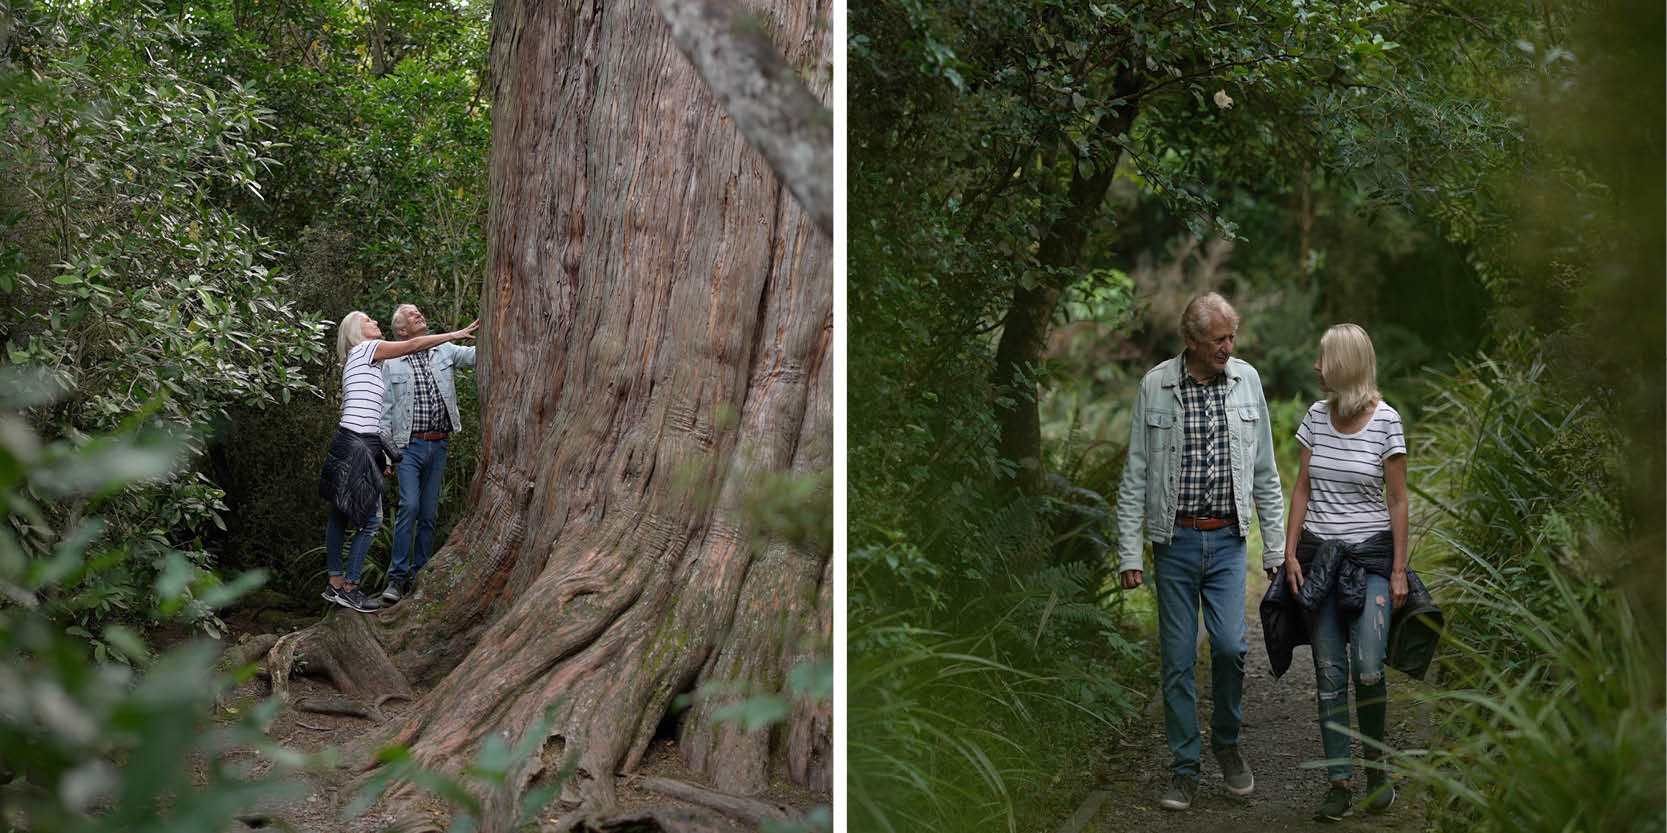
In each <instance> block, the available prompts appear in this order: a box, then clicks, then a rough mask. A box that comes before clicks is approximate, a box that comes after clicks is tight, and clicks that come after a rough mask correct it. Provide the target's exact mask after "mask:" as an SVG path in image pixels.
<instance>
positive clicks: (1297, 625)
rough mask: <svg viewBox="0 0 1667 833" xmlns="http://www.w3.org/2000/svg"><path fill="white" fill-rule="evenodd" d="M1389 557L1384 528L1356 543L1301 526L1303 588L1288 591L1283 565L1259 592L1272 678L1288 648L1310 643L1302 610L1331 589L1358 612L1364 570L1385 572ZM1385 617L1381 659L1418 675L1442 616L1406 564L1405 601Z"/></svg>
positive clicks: (1342, 605) (1285, 662)
mask: <svg viewBox="0 0 1667 833" xmlns="http://www.w3.org/2000/svg"><path fill="white" fill-rule="evenodd" d="M1394 559H1395V539H1394V537H1393V536H1391V535H1390V533H1388V532H1380V533H1378V534H1377V535H1374V536H1372V537H1371V538H1368V539H1366V540H1364V541H1361V542H1360V543H1358V544H1345V543H1343V542H1341V541H1325V540H1322V539H1320V538H1319V537H1318V536H1315V535H1313V534H1312V533H1310V532H1308V531H1307V530H1303V532H1302V540H1301V541H1300V542H1298V544H1297V563H1298V564H1300V565H1302V577H1303V581H1302V589H1301V590H1300V591H1298V592H1292V590H1291V588H1290V586H1289V585H1287V584H1286V583H1285V571H1284V570H1276V571H1274V576H1273V583H1272V584H1270V585H1269V586H1268V592H1267V593H1266V594H1265V595H1263V597H1262V604H1261V608H1260V609H1261V613H1262V639H1263V641H1264V642H1265V643H1266V644H1267V648H1268V659H1269V661H1270V662H1272V664H1273V676H1274V677H1276V678H1277V677H1279V676H1281V675H1283V674H1284V673H1285V671H1286V670H1287V669H1289V668H1290V667H1291V651H1292V650H1293V649H1295V648H1296V647H1297V646H1298V645H1307V644H1309V639H1308V625H1307V622H1306V621H1305V619H1304V611H1305V610H1313V609H1314V608H1315V607H1318V606H1319V604H1320V602H1322V601H1324V600H1325V598H1326V597H1327V596H1333V595H1335V596H1336V598H1337V609H1338V612H1339V613H1343V614H1351V613H1354V614H1358V613H1359V612H1360V611H1361V609H1362V608H1364V607H1365V603H1366V574H1367V573H1371V574H1373V575H1379V576H1383V577H1385V578H1388V577H1389V572H1390V570H1391V569H1393V567H1394ZM1390 619H1391V621H1390V625H1389V649H1388V656H1387V657H1386V658H1385V660H1384V662H1385V664H1387V665H1388V666H1389V667H1390V668H1395V669H1399V670H1401V671H1404V672H1406V673H1407V674H1408V675H1410V676H1413V677H1417V678H1418V679H1423V678H1424V672H1425V671H1427V670H1429V667H1430V661H1431V660H1432V659H1434V657H1435V649H1436V645H1437V644H1438V643H1439V642H1440V641H1441V628H1442V623H1443V620H1442V617H1441V608H1439V607H1437V606H1436V603H1435V599H1434V598H1433V597H1431V596H1430V591H1429V589H1428V588H1426V587H1425V586H1424V582H1423V581H1422V580H1421V579H1419V578H1418V573H1417V572H1415V571H1414V570H1413V569H1412V568H1410V567H1409V568H1407V600H1406V603H1405V604H1403V605H1402V606H1401V608H1400V609H1399V610H1396V611H1395V613H1394V615H1393V616H1391V617H1390Z"/></svg>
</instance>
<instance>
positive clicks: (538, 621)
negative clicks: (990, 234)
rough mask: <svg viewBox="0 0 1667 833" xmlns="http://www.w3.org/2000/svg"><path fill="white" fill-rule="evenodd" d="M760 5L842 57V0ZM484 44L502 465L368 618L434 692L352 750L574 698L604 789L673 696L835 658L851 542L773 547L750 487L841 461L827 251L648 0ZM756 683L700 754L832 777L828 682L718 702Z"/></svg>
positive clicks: (735, 765)
mask: <svg viewBox="0 0 1667 833" xmlns="http://www.w3.org/2000/svg"><path fill="white" fill-rule="evenodd" d="M755 12H756V14H757V15H759V16H760V18H761V19H763V20H766V21H768V22H769V23H770V24H771V25H769V26H768V27H766V28H767V29H768V30H769V31H770V32H771V33H772V34H773V36H774V41H775V43H776V45H777V47H778V48H779V49H781V50H782V51H783V52H784V53H785V56H786V59H787V60H788V62H789V63H790V64H792V65H795V66H799V65H817V66H820V65H821V64H822V63H823V62H825V61H826V60H827V56H828V44H827V42H826V33H825V27H823V26H822V25H821V24H822V23H823V22H824V21H825V18H826V16H827V15H828V14H829V12H830V9H829V6H828V4H827V3H826V2H825V0H824V2H821V3H818V4H815V5H808V4H794V3H782V2H773V0H772V2H768V3H765V4H764V5H761V6H758V7H756V8H755ZM491 63H492V79H493V85H494V99H493V101H494V104H493V107H494V109H493V137H492V155H493V158H492V181H491V189H492V190H491V201H490V202H491V216H490V220H489V229H488V237H489V252H488V258H487V260H488V263H487V279H486V296H485V298H484V303H483V313H482V325H481V329H480V332H479V342H478V343H479V347H480V354H479V365H478V368H477V371H476V372H477V374H478V381H479V389H480V390H481V391H482V393H481V397H482V403H481V411H482V417H481V422H482V425H481V426H480V430H481V440H480V443H479V467H478V469H477V470H476V471H475V473H474V478H473V480H472V482H471V485H470V489H469V498H468V500H469V509H468V511H467V513H466V516H465V518H464V519H463V520H462V521H461V522H460V523H459V524H458V525H457V526H456V528H455V529H454V530H453V532H452V534H451V536H450V538H449V539H448V540H447V542H446V544H445V546H444V547H443V549H442V550H441V551H440V552H439V553H437V554H436V556H435V559H434V561H433V562H431V563H430V564H429V565H428V566H427V567H426V568H424V570H423V571H422V574H421V578H420V585H419V590H418V592H417V594H416V595H415V596H414V597H413V598H412V599H410V600H408V601H407V602H402V603H401V604H400V605H399V606H397V607H395V608H392V609H390V610H387V611H384V612H382V613H381V614H379V615H378V616H376V617H375V618H374V622H375V623H376V632H377V635H378V636H377V638H378V641H379V642H380V644H381V645H382V646H383V647H384V648H385V650H386V653H387V655H388V657H389V659H390V660H391V662H392V664H393V666H394V667H395V668H397V669H398V670H399V672H400V673H401V674H402V675H403V676H404V677H406V678H407V679H408V680H409V681H411V682H412V683H415V684H422V683H428V682H432V683H433V688H432V689H431V690H430V691H429V692H427V693H426V694H425V695H423V696H422V697H421V698H420V699H419V700H418V701H417V702H416V703H415V704H413V706H412V708H411V709H410V710H409V711H408V712H407V713H406V714H405V715H404V716H403V717H402V719H401V721H400V722H399V723H398V724H397V725H396V726H393V727H391V728H390V729H389V730H388V731H386V732H384V733H379V734H374V735H371V736H367V737H366V738H365V739H364V741H363V742H362V743H361V744H360V745H359V747H358V748H356V749H353V750H349V751H350V753H351V754H352V755H355V756H357V757H358V759H359V760H360V761H368V760H369V752H370V750H372V749H373V748H374V747H375V746H377V745H380V744H382V743H386V742H390V741H392V742H398V743H403V744H408V745H409V746H410V747H411V749H412V751H413V753H414V754H415V755H416V756H417V757H418V758H419V759H422V760H424V761H427V762H429V763H431V764H439V765H442V766H453V767H455V766H456V765H458V764H461V763H463V762H465V761H467V760H469V759H470V758H472V756H473V754H474V752H475V750H476V748H477V746H478V744H479V742H480V740H481V739H482V738H483V737H484V736H485V735H486V734H487V733H489V732H496V733H502V734H505V735H507V736H509V737H510V738H518V737H520V736H521V735H522V733H523V732H524V731H526V730H527V729H528V727H530V726H533V725H534V724H535V723H537V721H538V718H539V717H540V716H541V715H542V713H543V712H544V710H545V709H546V707H549V706H551V705H553V704H554V705H555V707H556V712H555V717H556V723H555V728H554V730H553V732H552V733H551V736H550V741H549V742H550V743H553V744H556V745H557V748H559V750H560V751H561V754H562V756H565V757H567V758H568V759H570V760H572V761H574V762H576V764H577V766H578V775H577V777H576V779H575V780H574V781H573V782H571V783H570V784H569V789H568V790H567V793H566V794H567V795H569V796H570V797H578V798H583V799H586V800H587V802H588V803H589V805H590V806H592V807H595V808H605V807H607V806H610V805H611V804H612V803H613V801H614V779H615V776H616V774H617V773H622V772H629V771H630V770H632V769H633V767H635V766H636V765H637V764H638V763H639V761H640V760H641V758H642V755H643V753H644V751H645V750H646V749H647V747H648V745H649V742H650V740H651V739H652V738H653V737H654V736H655V734H656V731H657V727H660V726H661V725H662V719H663V718H665V717H666V715H667V714H668V710H669V709H670V708H671V707H672V705H673V701H674V699H675V698H677V697H678V696H679V695H681V694H684V693H686V692H690V691H693V690H699V689H701V687H702V686H706V685H707V684H709V683H717V684H730V683H739V684H741V685H742V686H743V687H747V688H750V689H752V690H755V691H768V692H774V691H779V690H780V689H781V688H782V684H783V678H784V675H785V673H786V671H787V670H788V669H789V668H790V667H791V666H792V664H794V663H796V662H800V661H805V660H808V659H812V658H821V657H825V656H826V651H827V650H828V646H829V644H830V640H831V593H832V588H831V586H830V585H831V577H832V565H831V541H828V542H825V543H823V544H821V545H818V546H815V547H813V549H814V550H815V551H812V552H807V551H803V550H801V549H797V548H795V547H793V546H791V545H789V544H787V543H785V542H784V541H782V540H781V539H779V537H778V538H768V539H766V540H767V541H768V543H767V544H766V545H764V546H762V547H757V546H754V544H753V534H752V530H751V529H750V522H749V519H748V518H747V517H746V516H745V513H743V512H742V511H741V510H740V508H739V507H740V505H741V502H742V500H743V498H744V497H746V496H747V495H748V493H749V491H750V490H752V489H753V488H754V487H755V485H756V484H757V482H758V480H759V478H760V476H761V475H763V474H766V473H777V472H787V471H792V472H800V473H807V474H809V473H814V472H818V471H824V470H826V469H827V468H828V467H829V466H830V465H831V447H832V442H831V393H832V362H831V344H832V325H833V320H832V273H831V262H830V255H831V247H830V241H829V240H828V239H827V237H826V236H824V235H823V234H821V233H819V231H818V229H817V227H816V225H815V223H814V222H813V221H812V219H811V218H810V217H809V216H808V215H807V214H806V213H805V212H804V211H803V209H801V208H800V206H799V204H798V203H797V202H796V201H795V200H794V199H793V198H792V197H791V196H790V195H789V194H788V193H787V192H786V190H784V188H783V187H782V185H781V183H780V181H779V180H778V179H777V177H776V176H775V175H774V174H773V173H772V172H771V170H770V167H769V165H768V164H767V163H766V161H765V160H764V159H763V157H761V156H760V155H759V154H758V153H757V152H755V151H753V150H752V149H750V148H749V147H748V145H747V143H746V141H745V140H744V139H743V137H742V136H741V135H740V133H739V132H738V131H737V130H736V129H735V127H734V126H733V125H732V124H731V122H730V120H729V119H728V118H727V117H726V116H725V114H724V112H723V111H722V110H721V108H720V107H719V106H718V105H717V103H716V101H715V99H714V98H713V96H712V95H711V94H710V93H709V92H708V90H707V88H706V86H705V84H704V83H703V82H702V81H701V79H700V77H699V75H697V74H696V73H695V72H694V70H693V69H692V68H691V67H690V65H689V63H688V61H687V60H686V59H685V58H684V56H683V55H682V54H681V53H680V52H679V51H678V48H677V46H676V44H674V43H673V42H672V39H671V37H670V33H669V30H668V27H667V26H666V24H665V23H664V22H663V21H662V19H661V18H660V16H659V14H658V12H657V11H656V8H655V5H654V2H653V0H631V2H623V3H606V4H604V3H587V4H581V5H577V6H575V5H572V4H553V3H538V2H529V0H501V2H499V3H498V4H497V7H496V8H495V10H494V13H493V46H492V56H491ZM817 77H820V74H817ZM816 92H817V94H818V95H820V96H822V97H824V98H825V97H826V95H827V91H826V90H825V89H817V90H816ZM457 474H459V473H456V472H454V473H453V476H457ZM342 615H348V614H342ZM742 696H744V694H743V693H741V692H739V691H736V692H733V693H729V694H724V695H720V696H715V697H710V698H705V699H697V702H696V706H695V707H694V708H693V709H691V710H690V711H689V712H688V713H687V714H686V716H685V717H683V718H682V723H681V730H680V732H679V741H680V742H679V744H678V746H679V748H680V749H682V750H683V751H684V754H685V755H686V757H687V759H688V762H689V763H690V765H691V766H692V767H693V768H695V769H696V770H698V771H700V772H702V773H704V774H705V776H706V778H707V779H708V781H709V782H710V784H711V786H712V787H714V788H716V789H718V790H722V791H725V792H731V793H738V794H748V793H755V792H758V791H761V790H762V789H763V788H764V787H765V786H766V783H767V781H768V779H769V777H770V776H771V774H772V772H773V771H775V769H774V768H775V767H776V766H778V765H781V766H782V767H783V769H784V771H785V772H786V773H787V774H789V775H791V776H792V777H793V778H794V779H795V780H797V781H799V782H800V783H802V784H804V785H806V786H809V787H811V788H813V789H820V790H824V791H827V790H830V789H831V776H830V772H829V767H828V765H829V747H828V744H829V740H828V739H829V723H830V720H831V715H830V712H829V709H830V707H829V705H828V704H826V703H821V704H818V703H803V702H801V703H799V704H798V705H797V706H796V707H795V709H794V711H793V715H792V717H791V718H790V720H789V721H788V723H787V724H786V725H785V726H777V727H775V728H774V729H766V730H761V731H757V732H752V733H745V732H742V731H741V730H740V729H739V728H738V727H736V726H734V725H733V724H729V723H724V722H719V721H716V720H715V719H714V714H713V713H714V711H715V710H716V708H717V707H718V706H720V705H721V704H722V703H724V702H730V701H734V700H738V699H740V698H741V697H742ZM552 757H553V756H552V755H549V754H546V755H545V756H543V758H545V759H550V758H552ZM541 769H542V763H541V760H540V759H539V758H536V757H535V759H533V760H530V761H527V762H524V763H523V765H522V766H521V768H520V769H519V771H518V772H516V773H515V780H516V783H517V785H518V786H520V787H525V785H527V784H528V783H530V782H531V781H533V779H536V778H545V777H550V776H551V775H553V773H549V772H542V771H541Z"/></svg>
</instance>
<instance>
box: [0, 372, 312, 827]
mask: <svg viewBox="0 0 1667 833" xmlns="http://www.w3.org/2000/svg"><path fill="white" fill-rule="evenodd" d="M55 393H56V391H55V389H54V388H53V387H52V386H51V385H49V384H46V383H44V382H43V381H42V380H41V379H40V377H38V376H35V375H25V374H18V373H16V372H7V373H5V374H4V384H0V504H3V505H4V514H5V523H4V525H0V591H3V592H4V593H5V596H6V599H7V603H6V604H4V605H0V761H3V762H4V765H3V767H0V768H3V770H4V778H5V780H7V781H8V782H9V783H8V785H7V787H6V791H7V800H6V803H5V805H4V809H3V810H0V823H3V824H5V825H6V826H7V827H8V829H21V830H29V831H31V833H95V831H111V832H112V833H113V831H124V832H125V831H132V832H133V833H138V831H155V833H161V831H169V832H170V833H219V831H222V830H225V829H226V827H227V825H229V824H230V823H231V821H232V818H233V817H234V816H235V815H236V814H238V813H239V812H241V811H243V810H245V809H246V808H247V807H249V806H250V805H251V804H253V803H254V802H256V801H257V800H258V799H260V798H262V797H266V796H270V795H275V794H277V793H279V792H281V791H282V790H283V789H285V788H284V787H283V786H281V784H280V782H281V779H282V778H283V776H284V775H285V774H286V773H287V772H288V771H289V770H291V769H293V768H295V767H296V766H299V765H300V764H301V763H303V759H302V758H301V756H299V755H297V754H295V753H292V752H289V751H287V750H283V749H280V748H278V747H276V746H275V745H273V744H272V743H270V741H268V740H267V738H266V737H265V735H264V734H263V730H264V729H265V728H266V726H267V725H269V724H270V722H271V720H272V718H273V717H274V716H275V714H276V712H277V708H278V706H279V704H278V703H277V702H276V701H268V702H266V703H263V704H261V705H260V706H259V707H257V708H255V709H253V710H251V711H250V712H248V713H247V714H245V715H244V716H243V717H242V718H240V719H239V720H238V721H237V722H236V723H235V724H233V725H216V726H211V727H207V728H205V727H204V726H203V723H204V722H205V719H206V718H205V716H206V715H207V714H208V713H209V712H210V710H211V708H212V706H213V705H214V699H215V697H216V696H217V694H219V693H220V692H221V691H223V690H224V689H225V688H226V687H227V686H228V685H229V683H230V681H229V680H227V679H224V678H220V677H216V676H215V675H214V674H213V673H212V672H211V666H212V665H213V663H214V661H215V659H216V658H217V654H218V651H217V650H216V646H215V645H214V644H213V643H210V642H193V643H188V644H185V645H182V646H180V647H178V648H176V649H174V650H172V651H170V652H169V653H168V654H166V655H164V656H162V657H160V658H157V659H156V660H154V661H153V660H152V658H151V656H150V652H149V649H148V648H147V647H146V646H145V644H144V643H143V641H141V640H140V638H139V636H138V634H136V633H134V632H133V631H132V630H130V629H128V628H127V627H125V626H123V625H120V624H107V625H104V626H103V627H102V629H101V630H100V631H99V633H98V634H97V635H96V636H95V635H94V634H92V633H90V632H88V631H87V630H86V629H84V628H82V627H80V626H78V625H70V626H68V627H65V625H66V623H68V622H74V621H77V614H78V612H79V611H80V610H82V609H83V608H84V606H85V605H86V604H87V603H88V598H89V596H93V595H97V594H98V593H99V592H100V591H99V588H103V587H107V586H111V585H115V586H124V585H125V584H126V583H127V581H128V579H126V578H117V579H111V578H109V577H108V575H107V574H109V573H112V572H116V571H120V570H121V569H123V567H124V565H127V564H129V563H130V562H131V561H133V560H134V558H135V557H136V553H135V552H134V551H133V550H131V549H129V548H127V547H125V546H122V545H121V544H119V543H112V542H110V540H109V539H108V538H107V537H105V536H102V535H101V534H100V532H99V527H100V526H101V524H100V521H99V520H98V519H97V518H96V517H93V516H88V517H86V518H84V519H82V520H81V521H79V524H78V525H77V526H74V527H71V528H65V529H56V528H53V527H52V526H51V525H50V524H51V521H50V513H49V512H47V511H45V509H44V507H43V503H42V501H43V499H44V500H65V499H72V498H82V499H92V500H93V502H95V503H96V501H97V499H98V498H97V496H99V495H101V494H102V495H110V494H114V493H117V490H119V489H121V488H122V487H123V486H124V485H125V484H126V483H128V482H129V481H136V480H144V479H146V478H153V477H158V476H164V475H166V473H167V472H169V471H171V470H172V469H173V468H174V466H175V465H176V460H177V458H178V456H179V454H180V453H181V451H182V446H181V445H180V444H179V443H178V442H176V441H174V440H172V439H171V438H169V437H167V436H166V435H159V434H156V433H154V432H142V431H124V432H121V433H118V434H110V435H101V436H98V437H96V438H92V439H91V440H90V441H89V442H86V443H83V444H80V445H74V444H71V443H69V442H67V441H63V440H57V441H52V442H43V441H42V440H41V438H40V437H39V436H38V435H36V433H35V432H34V431H33V430H32V429H31V428H30V427H29V426H28V423H27V422H26V421H25V420H24V419H23V418H22V417H21V415H20V410H21V409H22V408H23V407H27V406H35V405H41V404H45V403H46V402H47V401H49V399H50V397H51V396H52V395H54V394H55ZM162 572H163V575H162V576H160V577H159V579H158V586H157V589H156V597H157V601H158V603H159V604H161V605H174V606H180V605H184V604H201V605H205V606H207V607H209V608H210V609H212V608H215V607H219V606H221V605H223V604H225V603H227V602H229V601H231V600H232V599H233V598H235V596H236V595H237V594H239V593H241V592H242V591H243V590H244V589H246V588H247V587H248V586H250V585H251V584H254V583H258V581H259V580H260V577H259V576H254V577H252V578H250V579H248V580H239V581H237V582H233V583H232V584H231V585H229V586H223V587H214V588H203V587H201V586H199V587H196V588H188V586H187V583H186V581H187V579H188V578H189V574H188V572H187V571H182V570H179V569H174V570H169V569H167V568H164V570H163V571H162ZM192 590H195V591H196V592H191V591H192ZM257 756H263V757H265V758H266V759H268V760H270V761H275V762H276V763H277V764H278V766H277V767H276V768H275V769H272V770H270V771H268V772H265V773H262V774H260V775H255V773H254V764H255V757H257Z"/></svg>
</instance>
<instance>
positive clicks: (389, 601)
mask: <svg viewBox="0 0 1667 833" xmlns="http://www.w3.org/2000/svg"><path fill="white" fill-rule="evenodd" d="M405 592H406V591H405V580H404V579H398V578H396V579H389V580H388V586H387V587H385V588H383V590H382V603H383V604H385V605H396V604H399V600H400V599H403V598H405Z"/></svg>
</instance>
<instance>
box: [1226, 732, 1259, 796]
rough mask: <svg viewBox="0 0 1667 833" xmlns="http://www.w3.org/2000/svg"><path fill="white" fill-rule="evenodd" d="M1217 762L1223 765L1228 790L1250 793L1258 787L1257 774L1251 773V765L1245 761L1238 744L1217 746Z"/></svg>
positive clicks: (1240, 793) (1235, 793)
mask: <svg viewBox="0 0 1667 833" xmlns="http://www.w3.org/2000/svg"><path fill="white" fill-rule="evenodd" d="M1216 763H1218V764H1220V765H1221V780H1223V781H1226V782H1227V791H1228V792H1230V793H1232V794H1234V795H1250V791H1251V790H1254V789H1256V776H1254V775H1251V774H1250V765H1249V764H1247V763H1245V762H1244V755H1242V754H1240V753H1239V747H1238V745H1237V744H1235V745H1233V746H1220V747H1217V748H1216Z"/></svg>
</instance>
